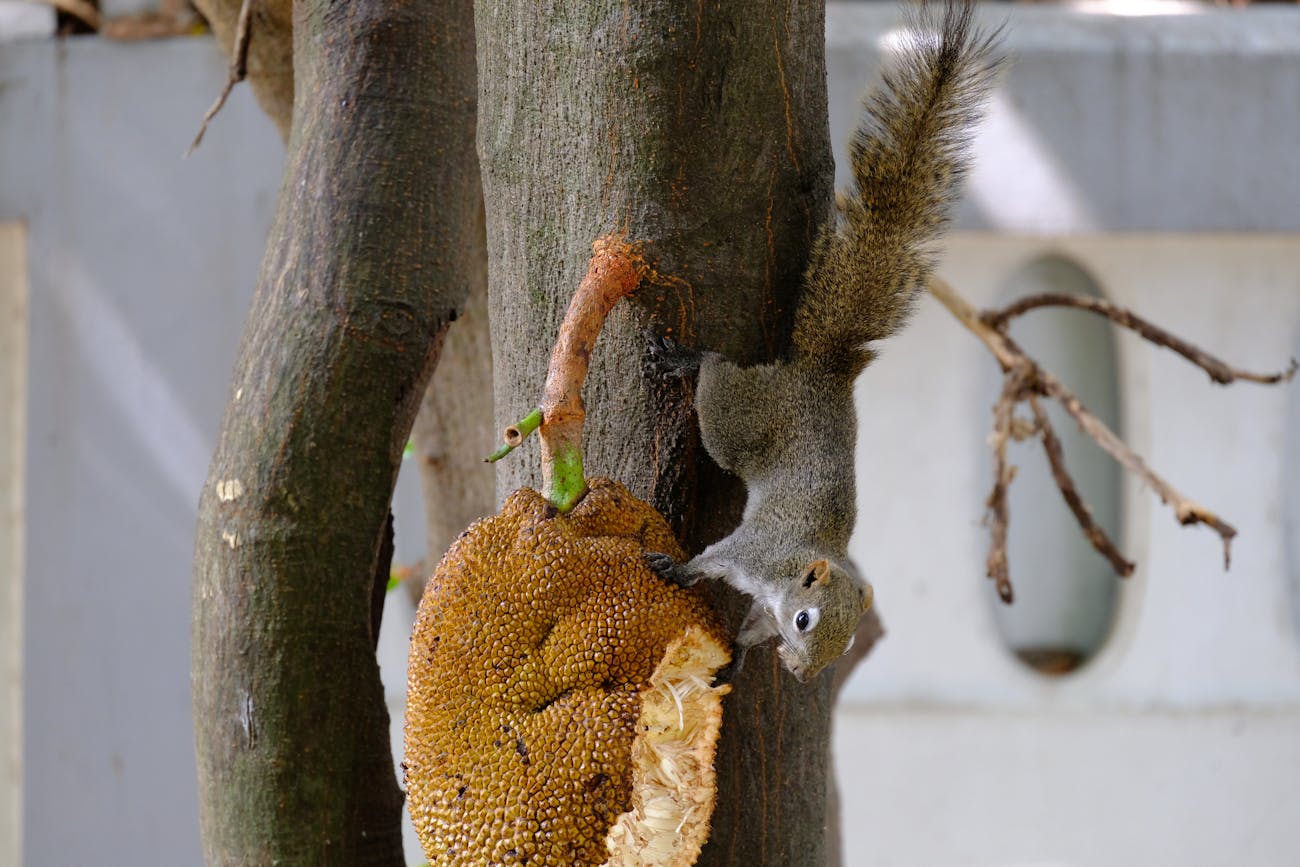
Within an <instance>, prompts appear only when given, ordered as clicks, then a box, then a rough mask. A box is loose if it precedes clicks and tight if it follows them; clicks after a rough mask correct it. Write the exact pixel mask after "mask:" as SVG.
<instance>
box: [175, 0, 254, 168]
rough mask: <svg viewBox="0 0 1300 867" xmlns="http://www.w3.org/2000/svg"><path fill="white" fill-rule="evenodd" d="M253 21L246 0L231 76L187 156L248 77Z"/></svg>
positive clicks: (250, 3)
mask: <svg viewBox="0 0 1300 867" xmlns="http://www.w3.org/2000/svg"><path fill="white" fill-rule="evenodd" d="M252 19H253V0H244V2H243V4H242V5H241V6H240V7H239V20H238V22H237V23H236V24H235V45H234V48H233V49H232V50H231V57H230V74H229V75H228V76H227V77H226V84H225V86H224V87H222V88H221V93H219V94H217V99H216V101H215V102H213V103H212V107H211V108H209V109H208V113H207V114H205V115H203V122H202V123H200V124H199V131H198V132H197V133H196V134H195V136H194V141H192V142H190V147H189V150H187V151H185V156H187V157H188V156H189V155H190V154H192V153H194V149H195V148H197V147H198V146H199V142H201V141H203V134H204V133H205V132H207V131H208V124H209V123H211V122H212V119H213V118H214V117H216V116H217V112H219V111H221V107H222V106H223V105H225V104H226V99H227V97H229V96H230V92H231V91H232V90H234V89H235V85H236V84H239V82H241V81H243V80H244V79H245V78H246V77H247V76H248V43H249V40H250V39H251V38H252V28H251V27H250V26H249V25H250V22H251V21H252Z"/></svg>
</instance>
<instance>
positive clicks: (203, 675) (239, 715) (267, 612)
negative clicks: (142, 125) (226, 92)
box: [193, 0, 478, 865]
mask: <svg viewBox="0 0 1300 867" xmlns="http://www.w3.org/2000/svg"><path fill="white" fill-rule="evenodd" d="M293 32H294V46H293V52H294V58H295V70H294V73H295V77H296V79H297V102H296V104H295V111H294V122H293V128H292V133H291V136H290V142H289V157H288V164H287V167H286V174H285V181H284V185H283V187H282V189H281V193H280V201H279V205H278V208H277V213H276V218H275V221H274V224H273V226H272V230H271V235H270V240H269V243H268V248H267V255H266V258H265V260H264V262H263V267H262V273H261V276H260V278H259V285H258V289H257V292H256V295H255V297H254V301H253V305H252V309H251V311H250V314H249V319H248V323H247V325H246V326H245V332H244V336H243V342H242V345H241V348H240V355H239V361H238V362H237V365H236V369H235V372H234V377H233V382H232V384H231V389H230V397H229V400H228V403H227V409H226V415H225V420H224V422H223V425H222V431H221V437H220V442H219V444H218V447H217V452H216V455H215V457H214V459H213V464H212V469H211V474H210V476H209V480H208V483H207V484H206V485H205V487H204V490H203V494H202V499H201V503H200V518H199V528H198V538H197V542H196V552H195V571H194V581H195V586H194V636H193V658H194V661H193V666H194V711H195V728H196V739H197V753H198V769H199V787H200V812H201V817H200V818H201V824H202V831H203V839H204V849H205V856H206V859H207V861H208V863H209V864H241V865H244V864H272V863H275V864H285V865H293V864H302V865H321V864H358V865H366V864H385V865H400V864H403V863H404V861H403V857H402V851H401V838H400V809H401V792H400V790H399V789H398V787H397V784H396V780H395V777H394V773H393V765H392V756H391V753H390V750H389V743H388V718H387V711H386V709H385V706H384V700H383V694H382V690H381V687H380V682H379V671H378V667H377V665H376V662H375V656H374V652H373V649H372V638H373V636H372V634H371V633H372V625H371V623H372V621H371V608H372V606H371V590H372V581H373V575H374V570H375V567H376V560H377V558H378V557H379V551H380V543H381V534H382V531H383V529H384V526H385V521H386V517H387V509H388V503H389V499H390V497H391V494H392V487H393V482H394V480H395V478H396V473H397V467H398V462H399V460H400V456H401V452H402V447H403V445H404V444H405V442H406V439H407V435H408V433H409V431H410V427H411V422H412V419H413V418H414V416H415V412H416V408H417V406H418V404H419V402H420V397H421V395H422V394H423V391H424V387H425V384H426V382H427V379H428V376H429V373H430V371H431V369H432V367H433V364H434V363H435V361H436V359H437V354H438V347H439V345H440V344H441V337H442V335H443V333H444V332H445V330H446V326H447V323H448V322H449V321H450V319H451V314H452V311H453V310H456V309H459V308H460V307H461V305H462V304H463V300H464V294H465V284H464V282H463V281H461V280H459V279H458V272H457V269H458V268H460V267H462V263H461V262H460V261H459V259H458V255H459V254H457V253H455V252H453V251H460V250H463V249H466V248H469V249H473V242H472V238H471V237H469V236H472V235H473V234H474V228H473V226H474V223H473V221H472V220H468V219H466V214H472V213H473V208H474V207H476V204H475V201H476V198H477V195H478V177H477V173H476V172H475V171H473V170H472V168H473V130H474V79H473V75H472V71H473V67H474V65H473V55H472V51H473V44H474V41H473V23H472V16H471V14H470V11H469V4H468V3H466V2H458V3H447V4H437V5H436V6H435V5H434V4H398V3H392V2H376V0H355V2H352V3H348V4H331V3H326V2H323V0H307V2H302V3H300V4H299V5H297V6H296V7H295V21H294V24H293ZM256 41H257V36H256V34H255V35H254V43H253V44H254V45H256ZM448 58H460V60H459V61H458V62H448ZM467 69H468V70H469V73H470V74H468V75H466V74H465V71H466V70H467Z"/></svg>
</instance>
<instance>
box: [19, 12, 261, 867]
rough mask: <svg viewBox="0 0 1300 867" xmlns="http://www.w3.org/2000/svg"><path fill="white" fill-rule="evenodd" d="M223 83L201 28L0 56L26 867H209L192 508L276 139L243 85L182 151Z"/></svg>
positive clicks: (253, 266)
mask: <svg viewBox="0 0 1300 867" xmlns="http://www.w3.org/2000/svg"><path fill="white" fill-rule="evenodd" d="M224 77H225V63H224V61H223V60H222V58H221V57H220V55H219V54H218V52H217V51H216V50H215V48H214V47H213V45H212V44H211V43H210V42H209V41H206V40H198V39H194V40H178V41H169V42H154V43H141V44H131V45H122V44H112V43H108V42H104V41H102V40H98V39H93V38H78V39H72V40H67V41H63V42H58V43H53V42H25V43H18V44H5V45H2V46H0V82H3V85H2V86H0V173H2V175H0V220H6V219H8V220H12V219H22V220H24V221H26V224H27V229H28V233H27V244H26V252H27V260H28V269H27V270H28V278H29V282H30V304H29V319H28V322H29V327H30V331H29V335H28V337H29V349H28V353H27V361H28V364H27V370H28V371H29V376H28V416H27V436H26V452H27V454H26V472H27V480H26V492H25V496H24V503H25V510H24V515H25V520H26V564H27V565H26V570H25V573H24V575H23V593H24V596H25V600H24V601H25V608H24V612H25V618H24V620H25V623H24V626H25V639H24V644H23V651H24V687H25V690H24V701H23V707H22V713H23V723H24V724H23V735H24V740H25V743H24V747H23V780H24V783H23V786H24V789H23V802H24V810H23V817H22V823H23V824H22V827H23V835H22V836H23V850H24V856H23V861H22V862H21V863H22V864H24V865H27V867H47V865H48V867H56V865H66V864H103V865H153V864H158V865H162V864H168V865H184V864H198V863H200V858H201V856H200V851H199V843H198V812H197V811H198V807H197V793H196V790H195V783H194V769H193V765H194V738H193V730H192V726H191V722H190V699H189V692H190V675H189V671H190V659H189V656H190V654H189V631H190V626H189V624H190V619H189V604H190V558H191V554H192V551H193V535H194V522H195V516H196V512H195V506H196V503H197V499H198V490H199V487H200V485H201V484H202V482H203V479H204V477H205V475H206V470H207V465H208V461H209V458H210V456H211V451H212V447H213V444H214V441H215V435H216V430H217V424H218V421H219V418H220V412H221V407H222V405H223V403H224V397H225V391H226V383H227V379H228V376H229V371H230V367H231V364H232V362H233V359H234V354H235V342H236V340H237V337H238V334H239V329H240V326H241V324H242V321H243V318H244V311H245V309H246V307H247V303H248V297H249V294H250V291H251V288H252V285H253V280H254V278H255V275H256V271H257V265H258V262H259V260H260V256H261V248H262V244H263V236H264V234H265V232H266V230H267V227H268V225H269V218H270V211H271V206H272V204H273V202H274V196H275V191H276V186H277V184H278V180H279V163H280V151H281V148H280V145H279V143H278V140H277V138H276V135H275V132H274V130H273V129H272V127H271V125H270V123H269V122H268V121H266V120H265V119H264V118H263V117H262V116H261V114H260V112H259V111H258V109H257V108H256V106H255V105H254V104H253V100H252V97H251V94H249V93H248V92H247V91H246V90H241V91H240V92H238V93H236V94H235V95H234V97H232V99H231V101H230V104H229V105H227V107H226V109H225V111H223V113H222V115H221V117H220V118H218V120H217V122H216V123H215V124H214V126H213V127H212V129H211V130H210V131H209V133H208V136H207V138H206V139H205V140H204V143H203V146H202V148H201V149H200V150H199V151H198V152H197V153H196V154H195V155H194V156H193V157H191V158H190V159H189V160H184V159H182V158H181V154H182V153H183V152H184V150H185V148H186V147H187V145H188V144H189V141H190V139H191V138H192V137H193V134H194V130H195V129H196V128H197V124H198V121H199V119H200V118H201V117H202V116H203V112H204V111H205V110H206V109H207V106H208V105H209V104H210V103H211V101H212V98H213V97H214V96H215V95H216V93H217V91H218V89H219V88H220V86H221V82H222V81H223V80H224ZM6 365H7V363H6ZM0 370H4V371H5V372H8V370H9V368H8V367H7V366H3V367H0ZM6 412H7V408H6ZM6 420H7V419H6ZM6 580H12V576H10V575H8V574H6ZM5 639H6V640H7V639H8V636H5ZM0 857H2V856H0ZM4 863H6V864H11V863H15V862H13V861H8V860H5V861H4Z"/></svg>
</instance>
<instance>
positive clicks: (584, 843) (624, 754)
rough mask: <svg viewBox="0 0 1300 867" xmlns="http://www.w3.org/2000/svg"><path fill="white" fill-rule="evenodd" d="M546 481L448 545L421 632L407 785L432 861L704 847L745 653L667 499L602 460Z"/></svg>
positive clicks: (528, 860) (411, 683) (668, 853)
mask: <svg viewBox="0 0 1300 867" xmlns="http://www.w3.org/2000/svg"><path fill="white" fill-rule="evenodd" d="M587 487H588V490H587V493H586V495H585V496H584V497H583V498H582V499H581V500H580V501H579V502H578V504H577V505H576V506H575V507H574V508H573V509H572V510H571V511H569V512H568V513H567V514H559V513H557V511H556V509H555V508H554V507H553V506H551V505H549V504H548V502H547V501H546V499H545V498H544V497H543V496H542V495H540V494H538V493H537V492H535V491H532V490H527V489H524V490H520V491H516V492H515V493H514V494H512V495H511V496H510V497H509V499H508V500H507V501H506V504H505V506H504V507H503V508H502V510H501V512H500V513H499V514H497V515H495V516H492V517H489V518H486V519H484V520H482V521H479V522H478V523H476V524H474V525H473V526H472V527H470V529H468V530H467V531H466V532H465V533H463V534H462V535H461V537H460V538H459V539H458V540H457V541H456V542H455V543H454V544H453V545H452V547H451V549H450V550H449V551H448V552H447V554H446V556H444V558H443V560H442V562H441V563H440V564H439V566H438V569H437V571H436V572H435V573H434V575H433V577H432V579H431V580H430V581H429V583H428V586H427V588H426V590H425V593H424V597H423V599H422V600H421V603H420V609H419V613H418V615H417V618H416V623H415V630H414V634H413V636H412V638H411V648H410V661H409V668H408V696H407V713H406V734H405V737H406V756H405V762H404V765H403V766H404V769H405V779H406V792H407V799H408V803H409V808H410V812H411V817H412V819H413V821H414V824H415V828H416V831H417V833H418V835H419V837H420V842H421V844H422V846H423V848H424V851H425V855H426V856H427V857H428V859H429V862H430V864H432V865H470V864H474V865H478V864H530V865H533V867H544V865H557V867H559V865H565V867H570V865H608V867H614V865H664V867H669V865H671V867H677V865H682V867H685V865H689V864H693V863H694V862H695V859H696V857H697V856H698V854H699V851H700V847H701V846H702V845H703V842H704V840H705V839H706V838H707V836H708V828H709V818H710V815H711V813H712V809H713V801H714V795H715V784H714V776H713V754H714V747H715V744H716V742H717V737H718V731H719V729H720V726H721V719H722V710H721V699H722V696H723V695H724V694H725V693H726V692H727V691H728V689H729V687H726V686H713V685H712V678H713V675H714V673H715V672H716V671H717V670H718V669H719V668H721V667H722V666H724V665H726V664H727V662H728V661H729V659H730V651H729V646H730V645H729V641H728V639H727V637H726V633H725V631H724V629H723V627H722V625H721V623H720V622H719V620H718V618H717V616H716V615H715V614H714V612H713V611H712V610H711V609H710V607H709V606H708V604H707V603H706V602H705V601H704V599H703V598H702V597H701V596H700V595H698V593H697V591H694V590H684V589H682V588H679V587H676V586H672V585H670V584H668V583H667V582H665V581H663V580H662V579H660V578H658V577H656V576H655V575H654V574H653V573H651V572H650V570H649V569H648V568H647V567H646V565H645V562H644V554H645V553H646V552H647V551H662V552H665V553H669V554H671V555H672V556H673V557H675V558H677V559H683V558H684V553H683V552H682V551H681V549H680V548H679V547H678V545H677V542H676V540H675V539H674V538H673V535H672V532H671V531H670V530H669V528H668V526H667V524H666V523H665V522H664V520H663V518H662V517H660V516H659V514H658V513H657V512H656V511H655V510H654V509H653V508H651V507H650V506H649V505H647V504H645V503H643V502H641V501H640V500H638V499H637V498H636V497H634V496H633V495H632V494H631V493H630V492H629V491H628V490H627V489H626V488H625V487H623V486H622V485H620V484H618V483H617V482H614V481H610V480H608V479H589V480H588V485H587Z"/></svg>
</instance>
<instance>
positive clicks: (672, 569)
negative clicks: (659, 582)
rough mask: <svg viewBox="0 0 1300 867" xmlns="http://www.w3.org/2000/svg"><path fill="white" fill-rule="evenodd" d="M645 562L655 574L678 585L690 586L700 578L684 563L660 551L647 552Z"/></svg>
mask: <svg viewBox="0 0 1300 867" xmlns="http://www.w3.org/2000/svg"><path fill="white" fill-rule="evenodd" d="M645 563H646V565H647V566H649V567H650V571H651V572H653V573H655V575H657V576H659V577H660V578H662V579H664V580H665V581H667V582H668V583H670V584H676V585H677V586H678V587H690V586H691V585H692V584H694V583H695V582H696V581H698V580H699V576H698V575H693V574H691V571H690V570H689V569H687V568H686V567H685V566H684V565H682V564H681V563H678V562H677V561H676V560H674V559H673V558H672V557H669V556H668V555H667V554H660V553H659V552H658V551H648V552H646V555H645Z"/></svg>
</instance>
